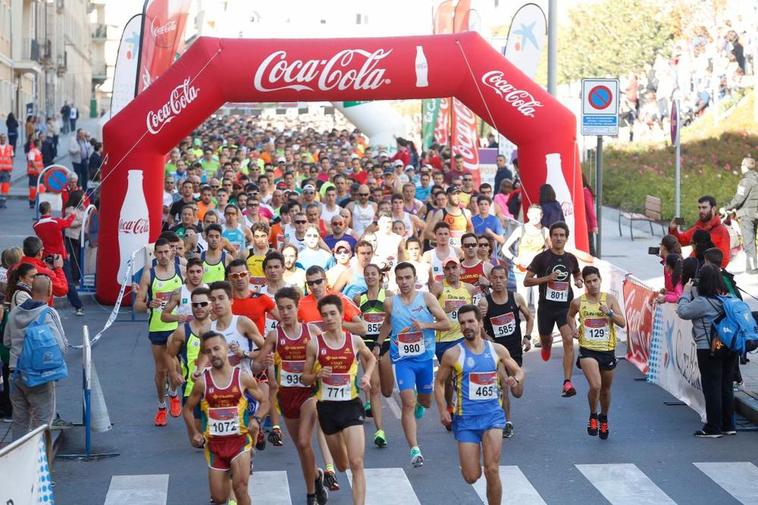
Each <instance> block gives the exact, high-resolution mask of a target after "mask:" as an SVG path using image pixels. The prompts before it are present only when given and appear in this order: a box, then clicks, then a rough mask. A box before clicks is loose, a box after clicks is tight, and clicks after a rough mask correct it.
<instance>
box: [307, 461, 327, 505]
mask: <svg viewBox="0 0 758 505" xmlns="http://www.w3.org/2000/svg"><path fill="white" fill-rule="evenodd" d="M325 481H326V474H325V473H324V471H323V470H322V469H321V468H319V469H318V470H317V472H316V496H315V498H316V502H317V503H318V505H324V504H325V503H326V502H327V501H329V491H327V489H326V485H325ZM308 503H310V502H308Z"/></svg>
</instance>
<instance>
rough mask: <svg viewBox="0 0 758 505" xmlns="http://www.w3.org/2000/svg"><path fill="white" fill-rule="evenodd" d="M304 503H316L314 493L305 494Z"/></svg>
mask: <svg viewBox="0 0 758 505" xmlns="http://www.w3.org/2000/svg"><path fill="white" fill-rule="evenodd" d="M305 505H316V495H315V494H307V495H305Z"/></svg>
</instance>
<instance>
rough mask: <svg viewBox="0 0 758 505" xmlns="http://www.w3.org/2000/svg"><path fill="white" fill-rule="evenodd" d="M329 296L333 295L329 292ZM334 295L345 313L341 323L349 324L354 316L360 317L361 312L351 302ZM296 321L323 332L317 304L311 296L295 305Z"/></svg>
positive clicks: (303, 298)
mask: <svg viewBox="0 0 758 505" xmlns="http://www.w3.org/2000/svg"><path fill="white" fill-rule="evenodd" d="M329 294H335V293H332V292H329ZM336 294H337V295H338V296H339V297H340V299H341V300H342V308H343V310H344V312H345V313H344V314H343V316H342V321H344V322H346V323H350V322H352V321H353V318H355V317H356V316H358V317H360V316H361V311H360V310H359V309H358V307H356V306H355V304H354V303H353V302H352V300H349V299H348V298H346V297H345V296H344V295H342V294H341V293H336ZM297 320H298V321H300V322H302V323H310V324H315V325H316V326H318V327H319V328H321V329H322V330H323V321H322V320H321V313H320V312H319V311H318V302H317V300H316V297H314V296H313V295H312V294H310V295H308V296H304V297H302V298H301V299H300V302H299V303H298V304H297Z"/></svg>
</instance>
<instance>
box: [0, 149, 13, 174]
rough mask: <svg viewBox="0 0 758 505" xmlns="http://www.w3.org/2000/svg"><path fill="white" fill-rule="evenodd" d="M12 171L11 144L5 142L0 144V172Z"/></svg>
mask: <svg viewBox="0 0 758 505" xmlns="http://www.w3.org/2000/svg"><path fill="white" fill-rule="evenodd" d="M12 171H13V146H11V145H10V144H5V145H4V146H0V172H12Z"/></svg>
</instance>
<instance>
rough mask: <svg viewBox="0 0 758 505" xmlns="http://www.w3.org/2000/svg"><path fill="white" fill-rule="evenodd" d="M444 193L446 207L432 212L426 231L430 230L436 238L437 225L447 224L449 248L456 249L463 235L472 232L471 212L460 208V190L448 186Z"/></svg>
mask: <svg viewBox="0 0 758 505" xmlns="http://www.w3.org/2000/svg"><path fill="white" fill-rule="evenodd" d="M445 193H446V194H447V205H446V206H445V207H443V208H441V209H438V210H436V211H435V212H434V214H433V215H432V216H431V220H430V222H429V227H428V228H427V229H431V230H432V232H433V233H434V234H435V238H436V234H437V230H436V225H437V223H440V222H442V223H447V224H448V226H449V227H450V228H449V229H450V237H449V241H450V246H451V247H456V248H458V247H460V246H461V237H463V234H464V233H466V232H472V231H474V225H473V224H471V212H470V211H469V210H468V209H465V208H461V207H460V203H461V190H460V188H458V187H457V186H450V187H448V188H447V190H446V191H445ZM429 238H432V237H429ZM437 245H439V242H437Z"/></svg>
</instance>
